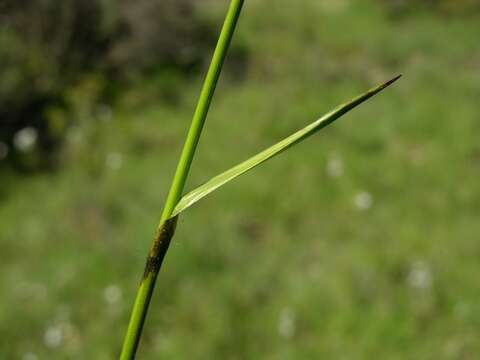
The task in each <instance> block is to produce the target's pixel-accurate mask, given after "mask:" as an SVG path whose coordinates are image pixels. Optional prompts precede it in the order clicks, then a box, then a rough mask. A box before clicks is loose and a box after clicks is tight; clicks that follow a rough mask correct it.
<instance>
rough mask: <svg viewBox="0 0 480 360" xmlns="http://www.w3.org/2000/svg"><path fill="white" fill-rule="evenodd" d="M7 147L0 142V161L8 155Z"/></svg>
mask: <svg viewBox="0 0 480 360" xmlns="http://www.w3.org/2000/svg"><path fill="white" fill-rule="evenodd" d="M8 150H9V149H8V145H7V144H5V143H4V142H2V141H0V160H3V159H5V158H6V157H7V155H8Z"/></svg>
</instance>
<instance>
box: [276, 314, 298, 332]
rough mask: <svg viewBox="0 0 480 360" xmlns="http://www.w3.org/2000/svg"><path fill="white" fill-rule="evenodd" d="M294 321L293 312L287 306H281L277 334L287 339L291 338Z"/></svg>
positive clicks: (294, 325)
mask: <svg viewBox="0 0 480 360" xmlns="http://www.w3.org/2000/svg"><path fill="white" fill-rule="evenodd" d="M296 322H297V321H296V316H295V312H294V311H293V310H292V309H290V308H288V307H286V308H283V309H282V311H281V312H280V316H279V318H278V334H279V335H280V336H281V337H284V338H287V339H290V338H292V337H293V336H294V335H295V331H296V327H297V326H296Z"/></svg>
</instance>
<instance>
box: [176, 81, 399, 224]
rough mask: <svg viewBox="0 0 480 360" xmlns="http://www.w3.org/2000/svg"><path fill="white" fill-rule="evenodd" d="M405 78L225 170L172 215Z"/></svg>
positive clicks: (179, 204)
mask: <svg viewBox="0 0 480 360" xmlns="http://www.w3.org/2000/svg"><path fill="white" fill-rule="evenodd" d="M400 77H401V75H398V76H396V77H395V78H393V79H391V80H389V81H387V82H386V83H384V84H382V85H380V86H377V87H376V88H373V89H370V90H369V91H367V92H366V93H364V94H362V95H360V96H358V97H356V98H354V99H352V100H351V101H349V102H347V103H345V104H343V105H340V106H338V107H337V108H335V109H334V110H332V111H331V112H329V113H328V114H326V115H324V116H323V117H321V118H320V119H318V120H317V121H315V122H313V123H311V124H310V125H307V126H306V127H304V128H303V129H301V130H299V131H297V132H296V133H294V134H292V135H290V136H289V137H287V138H286V139H284V140H282V141H280V142H278V143H276V144H275V145H273V146H272V147H269V148H268V149H266V150H264V151H262V152H260V153H258V154H257V155H255V156H253V157H251V158H250V159H248V160H246V161H244V162H242V163H240V164H238V165H237V166H234V167H233V168H231V169H229V170H227V171H225V172H224V173H222V174H220V175H217V176H215V177H214V178H212V179H211V180H209V181H208V182H206V183H204V184H203V185H201V186H199V187H198V188H196V189H195V190H193V191H191V192H189V193H188V194H186V195H185V196H183V197H182V198H181V199H180V201H179V202H178V204H177V205H176V207H175V209H174V210H173V213H172V216H171V217H175V216H177V215H178V214H180V213H181V212H183V211H185V210H186V209H188V208H189V207H190V206H192V205H193V204H195V203H196V202H197V201H199V200H200V199H202V198H204V197H205V196H207V195H208V194H210V193H211V192H213V191H215V190H217V189H218V188H219V187H221V186H223V185H225V184H226V183H228V182H229V181H231V180H233V179H235V178H236V177H238V176H240V175H242V174H243V173H245V172H247V171H249V170H251V169H253V168H254V167H256V166H258V165H260V164H262V163H263V162H265V161H267V160H268V159H271V158H272V157H274V156H275V155H278V154H280V153H281V152H283V151H285V150H287V149H288V148H289V147H291V146H293V145H295V144H297V143H299V142H301V141H303V140H305V139H306V138H308V137H309V136H311V135H313V134H315V133H316V132H317V131H319V130H321V129H323V128H324V127H326V126H327V125H330V124H331V123H332V122H334V121H335V120H337V119H338V118H340V117H341V116H343V115H345V114H346V113H347V112H349V111H350V110H352V109H353V108H355V107H357V106H358V105H360V104H361V103H363V102H365V101H366V100H368V99H370V98H371V97H372V96H374V95H376V94H377V93H379V92H380V91H382V90H384V89H385V88H386V87H388V86H389V85H391V84H393V83H394V82H395V81H396V80H398V79H399V78H400Z"/></svg>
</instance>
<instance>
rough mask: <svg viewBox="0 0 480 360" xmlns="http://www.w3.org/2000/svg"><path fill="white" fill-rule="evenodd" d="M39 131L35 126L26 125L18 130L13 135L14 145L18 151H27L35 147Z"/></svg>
mask: <svg viewBox="0 0 480 360" xmlns="http://www.w3.org/2000/svg"><path fill="white" fill-rule="evenodd" d="M37 139H38V131H37V129H35V128H33V127H26V128H23V129H22V130H19V131H17V133H16V134H15V135H14V136H13V145H14V146H15V148H16V149H17V150H18V151H22V152H27V151H30V150H32V149H33V148H34V147H35V144H36V143H37Z"/></svg>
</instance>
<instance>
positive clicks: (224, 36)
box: [120, 0, 244, 360]
mask: <svg viewBox="0 0 480 360" xmlns="http://www.w3.org/2000/svg"><path fill="white" fill-rule="evenodd" d="M243 3H244V0H232V1H231V3H230V7H229V9H228V12H227V15H226V18H225V22H224V25H223V28H222V31H221V33H220V37H219V39H218V43H217V46H216V48H215V52H214V54H213V59H212V62H211V64H210V67H209V69H208V73H207V76H206V78H205V82H204V84H203V88H202V91H201V93H200V98H199V100H198V104H197V107H196V109H195V113H194V115H193V119H192V123H191V125H190V130H189V131H188V134H187V138H186V140H185V144H184V147H183V151H182V154H181V156H180V160H179V162H178V166H177V170H176V172H175V176H174V178H173V181H172V185H171V187H170V191H169V193H168V197H167V200H166V202H165V207H164V209H163V212H162V216H161V218H160V223H159V225H158V229H157V232H156V236H155V238H154V241H153V244H152V247H151V249H150V252H149V255H148V257H147V263H146V266H145V273H144V276H143V279H142V281H141V283H140V286H139V288H138V291H137V296H136V298H135V303H134V305H133V309H132V313H131V316H130V322H129V325H128V329H127V333H126V335H125V340H124V343H123V348H122V352H121V355H120V359H121V360H130V359H134V358H135V354H136V351H137V347H138V343H139V341H140V337H141V334H142V329H143V325H144V322H145V318H146V315H147V311H148V306H149V304H150V300H151V297H152V294H153V290H154V288H155V282H156V279H157V275H158V273H159V271H160V267H161V265H162V262H163V258H164V257H165V254H166V252H167V250H168V247H169V245H170V240H171V238H172V237H173V234H174V233H175V225H176V220H177V218H176V217H175V218H173V219H172V218H170V217H171V215H172V212H173V210H174V208H175V206H176V205H177V203H178V201H179V200H180V198H181V196H182V192H183V189H184V186H185V182H186V180H187V176H188V172H189V170H190V166H191V164H192V160H193V156H194V154H195V150H196V148H197V144H198V141H199V139H200V135H201V133H202V129H203V125H204V124H205V119H206V117H207V114H208V110H209V107H210V103H211V101H212V98H213V94H214V92H215V88H216V85H217V82H218V79H219V77H220V73H221V70H222V66H223V63H224V61H225V57H226V54H227V51H228V48H229V46H230V42H231V40H232V37H233V33H234V31H235V27H236V25H237V21H238V18H239V16H240V12H241V10H242V6H243Z"/></svg>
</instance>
